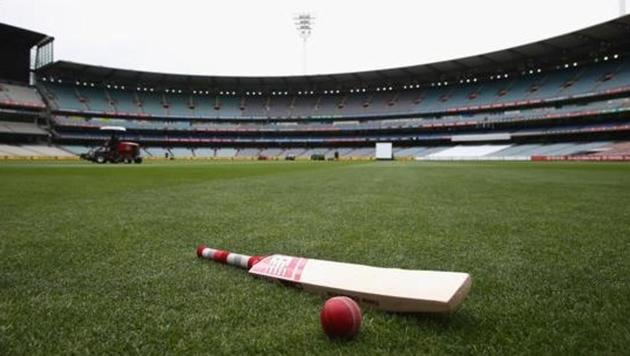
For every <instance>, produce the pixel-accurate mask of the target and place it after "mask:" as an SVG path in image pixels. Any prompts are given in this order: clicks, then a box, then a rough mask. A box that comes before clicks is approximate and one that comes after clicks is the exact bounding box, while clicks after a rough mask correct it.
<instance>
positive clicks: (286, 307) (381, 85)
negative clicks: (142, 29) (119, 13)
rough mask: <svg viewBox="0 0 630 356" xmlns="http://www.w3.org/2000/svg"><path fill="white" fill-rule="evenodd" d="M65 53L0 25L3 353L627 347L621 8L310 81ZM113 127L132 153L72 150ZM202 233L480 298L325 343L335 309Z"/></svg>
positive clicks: (388, 316)
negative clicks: (241, 265)
mask: <svg viewBox="0 0 630 356" xmlns="http://www.w3.org/2000/svg"><path fill="white" fill-rule="evenodd" d="M54 43H55V38H53V37H52V36H50V35H47V34H43V33H38V32H35V31H32V30H29V29H24V28H19V27H14V26H12V25H8V24H0V53H1V54H0V179H1V183H2V184H0V197H1V199H0V201H1V202H0V211H1V212H2V216H3V217H4V218H3V222H2V223H0V227H1V228H0V257H2V258H1V260H2V261H1V262H0V266H1V267H2V268H1V269H2V272H1V273H0V300H2V301H1V302H0V351H2V353H6V354H39V353H42V354H43V353H46V354H50V353H53V354H66V353H78V354H87V353H99V354H100V353H123V354H127V353H149V354H155V353H160V354H161V353H169V354H170V353H175V354H182V353H185V354H192V353H195V354H196V353H210V354H227V353H234V352H239V353H246V354H294V353H305V354H311V353H322V354H329V353H334V354H337V353H343V354H345V353H350V354H372V353H378V354H390V353H403V354H424V353H429V354H460V353H470V354H495V353H496V354H513V353H519V354H576V353H584V354H623V353H625V352H627V351H626V350H627V347H628V346H630V329H628V322H627V321H628V319H629V318H630V312H629V310H630V308H629V307H630V305H629V304H628V301H627V300H628V295H630V280H629V279H628V277H627V275H628V272H630V263H629V261H630V254H629V252H628V251H630V249H629V248H630V245H629V240H628V236H630V222H629V221H630V215H629V212H630V210H629V209H628V207H629V206H630V166H628V161H630V121H629V118H630V113H629V112H630V15H627V16H621V17H618V18H615V19H612V20H610V21H607V22H604V23H600V24H596V25H593V26H591V27H587V28H584V29H581V30H578V31H574V32H571V33H568V34H563V35H559V36H556V37H552V38H548V39H542V40H539V41H537V42H533V43H530V44H525V45H521V46H517V47H513V48H507V49H504V50H500V51H494V52H490V53H483V54H479V55H475V56H469V57H464V58H457V59H451V60H446V61H441V62H435V63H428V64H420V65H415V66H408V67H398V68H391V69H384V70H374V71H357V72H348V73H338V74H314V75H302V76H296V75H293V76H258V77H253V76H251V77H250V76H206V75H194V74H170V73H160V72H148V71H140V70H130V69H121V68H112V67H107V66H101V65H99V64H83V63H76V62H72V61H65V60H55V55H54ZM111 127H115V128H117V130H118V132H117V133H116V135H117V139H118V140H120V141H124V142H133V143H136V144H137V145H138V149H139V155H140V156H141V157H142V159H143V160H138V161H137V162H136V163H140V161H142V164H141V165H136V164H134V165H131V166H129V165H124V164H118V165H117V164H113V163H123V162H125V163H132V159H126V158H124V159H123V158H120V159H111V160H110V162H111V163H112V164H94V163H92V162H86V161H82V160H80V157H85V155H88V154H90V152H94V151H95V150H97V149H99V147H101V146H102V145H103V143H104V142H106V141H108V140H110V136H111V135H112V134H111V132H110V131H107V130H104V128H111ZM111 137H113V136H111ZM381 149H384V151H382V152H381V151H380V150H381ZM259 161H261V162H259ZM320 161H326V162H320ZM97 162H98V163H107V160H106V159H103V160H102V161H100V160H97ZM200 243H207V244H208V245H211V246H214V247H217V248H225V249H228V250H234V251H241V252H244V253H250V254H258V255H262V254H272V253H281V254H287V255H294V256H308V257H311V258H319V259H325V260H333V261H343V262H352V263H357V264H364V265H372V266H382V267H385V266H387V267H396V268H403V269H419V270H438V271H462V272H467V273H470V275H471V276H472V280H473V284H472V289H471V292H470V295H469V296H468V298H467V299H466V300H465V301H464V302H463V304H462V306H461V307H460V308H459V310H457V312H456V313H453V314H452V315H449V316H446V317H445V316H438V315H431V314H429V315H425V314H412V315H408V314H400V313H387V312H381V311H378V310H373V309H372V308H370V307H369V306H363V305H362V308H363V313H364V315H363V318H364V319H363V326H362V330H361V333H360V334H359V336H358V337H357V338H356V339H354V340H352V341H350V342H331V341H330V340H328V339H327V338H326V336H325V335H323V334H322V333H321V327H320V326H319V321H318V317H319V310H320V308H321V306H322V303H323V301H324V299H323V298H322V297H321V296H318V295H312V294H308V293H304V292H302V291H300V290H299V289H295V288H286V287H283V286H279V285H275V284H271V283H265V282H263V281H261V280H258V279H253V278H251V277H250V276H247V273H244V272H243V271H239V270H235V269H233V268H231V267H229V266H222V265H215V264H208V263H203V262H201V261H199V260H198V259H197V258H196V256H195V247H196V246H197V245H198V244H200Z"/></svg>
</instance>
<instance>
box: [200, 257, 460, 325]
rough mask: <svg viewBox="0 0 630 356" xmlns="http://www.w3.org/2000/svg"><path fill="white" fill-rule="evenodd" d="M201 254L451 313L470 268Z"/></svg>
mask: <svg viewBox="0 0 630 356" xmlns="http://www.w3.org/2000/svg"><path fill="white" fill-rule="evenodd" d="M197 256H198V257H199V258H204V259H209V260H213V261H216V262H221V263H226V264H229V265H233V266H237V267H241V268H244V269H247V270H248V271H249V273H250V274H251V275H253V276H256V277H261V278H263V279H267V280H272V281H277V282H280V283H281V284H284V285H290V286H294V287H297V288H300V289H304V290H305V291H308V292H313V293H318V294H323V295H326V296H338V295H342V296H347V297H350V298H352V299H354V300H356V301H357V302H359V303H361V304H363V305H368V306H371V307H373V308H375V309H379V310H385V311H390V312H401V313H452V312H454V311H455V310H457V308H458V307H459V306H460V304H461V303H462V302H463V301H464V299H465V298H466V296H467V295H468V292H469V291H470V287H471V285H472V280H471V278H470V275H469V274H468V273H459V272H441V271H420V270H405V269H398V268H382V267H372V266H365V265H359V264H351V263H342V262H332V261H324V260H316V259H311V258H303V257H292V256H284V255H270V256H247V255H241V254H237V253H231V252H228V251H224V250H217V249H213V248H208V247H206V246H204V245H200V246H199V247H197Z"/></svg>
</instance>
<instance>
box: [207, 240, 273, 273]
mask: <svg viewBox="0 0 630 356" xmlns="http://www.w3.org/2000/svg"><path fill="white" fill-rule="evenodd" d="M197 257H199V258H205V259H208V260H213V261H216V262H220V263H226V264H229V265H232V266H236V267H241V268H246V269H250V268H251V267H252V266H253V265H255V264H256V263H258V261H260V260H261V259H263V257H262V256H247V255H241V254H238V253H231V252H229V251H225V250H218V249H213V248H209V247H207V246H206V245H199V246H197Z"/></svg>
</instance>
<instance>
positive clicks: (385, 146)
mask: <svg viewBox="0 0 630 356" xmlns="http://www.w3.org/2000/svg"><path fill="white" fill-rule="evenodd" d="M392 158H393V156H392V143H391V142H379V143H377V144H376V159H392Z"/></svg>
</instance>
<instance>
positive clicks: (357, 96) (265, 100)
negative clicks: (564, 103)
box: [44, 60, 630, 119]
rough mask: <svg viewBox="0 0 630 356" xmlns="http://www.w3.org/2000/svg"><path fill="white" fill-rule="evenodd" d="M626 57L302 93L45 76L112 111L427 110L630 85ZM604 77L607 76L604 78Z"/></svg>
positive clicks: (72, 101) (75, 100)
mask: <svg viewBox="0 0 630 356" xmlns="http://www.w3.org/2000/svg"><path fill="white" fill-rule="evenodd" d="M629 62H630V61H629V60H616V61H610V62H607V63H603V64H597V65H585V66H577V67H573V66H571V67H570V68H560V69H558V70H552V71H549V72H543V73H536V74H532V75H529V74H527V73H526V74H524V75H523V76H521V77H518V78H501V79H494V80H486V81H483V82H482V81H479V82H475V83H464V84H458V83H451V84H449V85H447V86H441V87H429V88H421V89H413V90H404V89H403V90H400V89H399V90H398V91H387V92H371V93H354V94H349V93H340V94H324V95H322V94H314V95H306V96H299V95H298V96H296V95H294V94H292V95H276V96H273V95H270V96H239V95H218V96H212V95H195V96H190V94H186V93H183V94H181V93H179V92H178V93H157V92H154V93H150V92H136V91H131V90H130V89H131V88H127V89H126V90H122V89H117V90H116V89H107V90H104V89H95V88H91V87H84V86H81V85H78V86H70V85H67V84H44V86H45V87H46V91H47V92H51V93H53V94H54V95H53V101H54V103H55V105H54V106H55V107H57V108H59V109H60V110H67V111H82V112H90V111H97V112H110V111H111V106H112V105H110V99H111V102H113V106H114V107H115V109H116V112H118V113H121V114H124V113H130V114H146V115H151V116H155V117H179V118H207V119H210V118H214V119H219V118H250V119H268V118H275V119H282V118H285V119H286V118H294V119H296V118H322V117H326V118H335V117H372V116H376V115H379V114H381V115H382V114H388V115H392V114H429V113H446V112H450V111H453V110H464V109H465V110H476V109H480V108H483V107H490V106H492V105H496V104H503V105H505V104H507V103H521V105H523V103H528V102H532V103H538V102H540V101H542V100H547V101H549V100H559V99H566V98H571V97H576V96H583V95H592V94H595V93H605V92H607V91H609V90H611V89H616V88H626V89H627V88H628V87H629V85H628V83H630V64H629ZM605 78H607V79H605Z"/></svg>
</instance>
